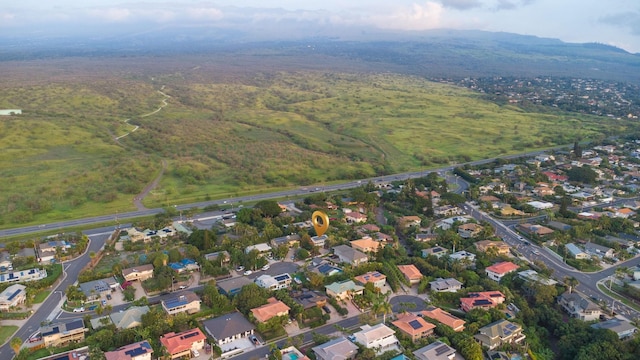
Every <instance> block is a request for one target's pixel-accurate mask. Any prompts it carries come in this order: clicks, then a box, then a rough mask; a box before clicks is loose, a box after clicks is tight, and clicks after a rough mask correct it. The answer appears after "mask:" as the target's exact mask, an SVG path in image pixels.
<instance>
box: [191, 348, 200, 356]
mask: <svg viewBox="0 0 640 360" xmlns="http://www.w3.org/2000/svg"><path fill="white" fill-rule="evenodd" d="M191 353H192V354H193V357H198V356H200V353H199V352H198V350H196V349H192V350H191Z"/></svg>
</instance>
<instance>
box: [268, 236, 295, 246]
mask: <svg viewBox="0 0 640 360" xmlns="http://www.w3.org/2000/svg"><path fill="white" fill-rule="evenodd" d="M271 245H272V246H273V247H278V246H282V245H286V246H288V247H290V248H291V247H294V246H299V245H300V235H298V234H292V235H286V236H281V237H277V238H275V239H271Z"/></svg>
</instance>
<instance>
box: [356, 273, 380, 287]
mask: <svg viewBox="0 0 640 360" xmlns="http://www.w3.org/2000/svg"><path fill="white" fill-rule="evenodd" d="M353 279H354V280H355V281H357V282H358V283H360V284H362V285H366V284H367V283H372V284H373V286H374V287H376V288H378V289H381V288H382V287H383V286H384V284H386V283H387V277H386V276H385V275H384V274H382V273H380V272H378V271H369V272H368V273H365V274H362V275H358V276H356V277H354V278H353Z"/></svg>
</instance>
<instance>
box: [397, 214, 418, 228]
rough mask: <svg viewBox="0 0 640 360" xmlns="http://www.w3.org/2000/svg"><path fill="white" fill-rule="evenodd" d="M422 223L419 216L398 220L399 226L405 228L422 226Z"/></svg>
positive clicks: (404, 217)
mask: <svg viewBox="0 0 640 360" xmlns="http://www.w3.org/2000/svg"><path fill="white" fill-rule="evenodd" d="M421 223H422V219H420V217H419V216H403V217H401V218H399V219H398V224H400V226H402V227H403V228H408V227H411V226H420V224H421Z"/></svg>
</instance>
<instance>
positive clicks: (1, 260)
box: [0, 251, 13, 271]
mask: <svg viewBox="0 0 640 360" xmlns="http://www.w3.org/2000/svg"><path fill="white" fill-rule="evenodd" d="M9 269H10V270H13V263H12V262H11V255H10V254H9V252H8V251H2V252H0V271H7V270H9Z"/></svg>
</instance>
